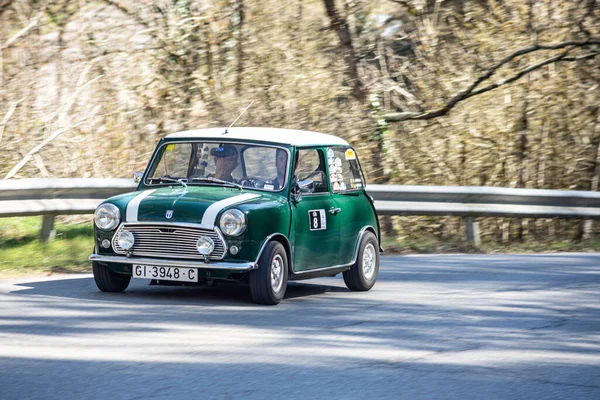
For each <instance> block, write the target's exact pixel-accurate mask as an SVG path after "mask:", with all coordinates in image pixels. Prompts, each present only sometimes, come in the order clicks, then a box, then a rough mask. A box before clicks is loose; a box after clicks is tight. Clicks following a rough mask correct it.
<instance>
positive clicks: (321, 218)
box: [308, 209, 327, 231]
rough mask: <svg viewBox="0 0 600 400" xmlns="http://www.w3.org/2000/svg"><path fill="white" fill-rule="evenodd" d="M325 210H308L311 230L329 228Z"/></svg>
mask: <svg viewBox="0 0 600 400" xmlns="http://www.w3.org/2000/svg"><path fill="white" fill-rule="evenodd" d="M325 215H326V214H325V210H323V209H321V210H308V226H309V229H310V230H311V231H322V230H325V229H327V218H326V216H325Z"/></svg>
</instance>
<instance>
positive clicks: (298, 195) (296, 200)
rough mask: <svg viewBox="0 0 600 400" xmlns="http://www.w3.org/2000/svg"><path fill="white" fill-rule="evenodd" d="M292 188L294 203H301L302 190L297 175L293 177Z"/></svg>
mask: <svg viewBox="0 0 600 400" xmlns="http://www.w3.org/2000/svg"><path fill="white" fill-rule="evenodd" d="M291 185H292V190H291V193H290V194H291V198H292V201H293V202H294V203H299V202H300V200H302V192H301V191H300V186H299V185H298V179H297V178H296V176H294V177H292V182H291Z"/></svg>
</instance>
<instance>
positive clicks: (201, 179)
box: [192, 177, 243, 190]
mask: <svg viewBox="0 0 600 400" xmlns="http://www.w3.org/2000/svg"><path fill="white" fill-rule="evenodd" d="M192 182H212V183H219V184H221V185H230V186H235V187H237V188H238V189H240V190H243V189H242V185H240V184H238V183H235V182H229V181H224V180H222V179H217V178H212V177H208V178H192Z"/></svg>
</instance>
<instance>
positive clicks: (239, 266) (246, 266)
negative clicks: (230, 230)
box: [89, 254, 258, 271]
mask: <svg viewBox="0 0 600 400" xmlns="http://www.w3.org/2000/svg"><path fill="white" fill-rule="evenodd" d="M89 259H90V260H92V261H99V262H108V263H117V264H140V265H156V266H159V267H180V268H202V269H226V270H229V271H250V270H253V269H256V268H258V264H256V263H255V262H245V263H228V262H220V261H213V262H207V263H206V262H204V261H190V260H166V259H160V258H144V257H135V258H129V257H122V256H103V255H100V254H92V255H91V256H90V257H89Z"/></svg>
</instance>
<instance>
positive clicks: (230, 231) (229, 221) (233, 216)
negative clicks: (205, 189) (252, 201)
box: [219, 208, 247, 237]
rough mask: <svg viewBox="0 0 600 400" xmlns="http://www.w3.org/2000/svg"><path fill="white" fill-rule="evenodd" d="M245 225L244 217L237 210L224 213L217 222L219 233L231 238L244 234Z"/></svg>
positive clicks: (233, 209)
mask: <svg viewBox="0 0 600 400" xmlns="http://www.w3.org/2000/svg"><path fill="white" fill-rule="evenodd" d="M246 225H247V224H246V215H245V214H244V213H243V212H241V211H240V210H238V209H237V208H232V209H231V210H227V211H225V212H224V213H223V214H222V215H221V219H220V220H219V227H220V228H221V232H223V233H224V234H225V235H227V236H232V237H235V236H240V235H241V234H242V233H244V231H245V230H246Z"/></svg>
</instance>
